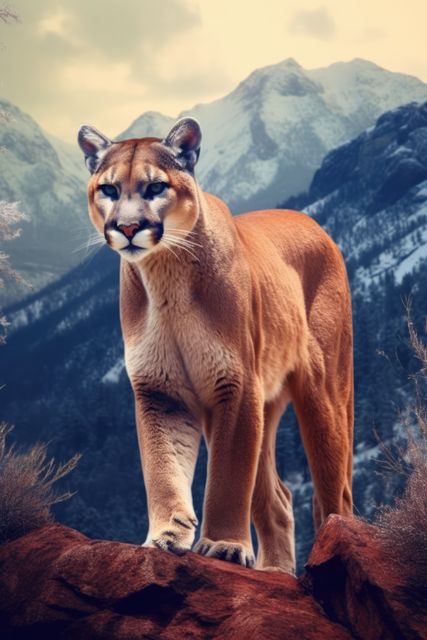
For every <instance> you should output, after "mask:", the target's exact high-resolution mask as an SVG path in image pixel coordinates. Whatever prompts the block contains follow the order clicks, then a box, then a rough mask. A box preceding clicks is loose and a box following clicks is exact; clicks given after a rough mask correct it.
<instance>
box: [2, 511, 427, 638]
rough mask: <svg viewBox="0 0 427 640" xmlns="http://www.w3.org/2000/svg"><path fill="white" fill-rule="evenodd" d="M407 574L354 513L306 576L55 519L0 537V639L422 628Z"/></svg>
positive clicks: (395, 634) (425, 622)
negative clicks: (166, 548) (137, 541)
mask: <svg viewBox="0 0 427 640" xmlns="http://www.w3.org/2000/svg"><path fill="white" fill-rule="evenodd" d="M410 584H411V580H410V575H409V574H408V571H407V568H405V567H402V566H400V565H399V562H398V559H396V560H395V561H393V559H392V558H390V557H389V556H387V555H386V554H385V553H384V551H383V550H382V547H381V543H380V541H379V539H378V536H377V535H376V529H375V528H374V527H372V526H371V525H368V524H366V523H364V522H362V521H359V520H357V519H344V518H340V517H338V516H331V517H330V518H329V519H328V520H327V521H326V523H325V525H324V526H323V527H322V529H321V530H320V532H319V535H318V537H317V540H316V542H315V545H314V547H313V550H312V553H311V556H310V558H309V561H308V563H307V566H306V572H305V574H304V575H303V576H302V577H301V578H299V579H296V578H293V577H292V576H289V575H285V574H281V573H266V572H260V571H254V570H251V569H245V568H242V567H240V566H236V565H232V564H229V563H226V562H222V561H219V560H211V559H208V558H203V557H201V556H198V555H196V554H194V553H187V554H186V555H185V556H182V557H177V556H173V555H171V554H169V553H166V552H163V551H160V550H155V549H144V548H141V547H139V546H136V545H131V544H123V543H119V542H108V541H103V540H90V539H88V538H86V537H85V536H84V535H82V534H81V533H79V532H77V531H74V530H72V529H68V528H67V527H64V526H61V525H58V524H54V525H49V526H47V527H43V528H42V529H38V530H35V531H33V532H32V533H29V534H27V535H25V536H23V537H21V538H19V539H17V540H14V541H13V542H9V543H6V544H3V545H2V546H1V547H0V637H1V638H3V639H5V640H9V639H10V640H12V639H13V640H18V639H19V640H21V639H31V640H34V639H36V638H43V640H50V639H52V640H53V639H55V640H60V639H67V640H68V639H69V640H72V639H78V640H86V639H87V640H89V639H90V640H101V639H108V638H117V639H119V640H121V639H122V640H125V639H126V640H141V639H142V638H144V639H147V640H148V639H151V640H155V639H162V640H163V639H164V640H169V639H170V640H181V639H186V638H191V639H203V640H206V639H210V638H221V640H227V639H232V638H233V639H240V638H244V639H245V640H249V639H250V640H258V639H263V638H266V639H267V638H268V640H275V639H277V640H279V639H286V640H293V639H294V638H295V639H298V640H302V639H304V640H311V639H313V640H314V639H327V640H341V639H343V640H344V639H349V638H362V639H363V640H371V639H372V640H374V639H375V640H377V639H379V638H381V639H389V638H390V639H396V640H397V639H399V640H401V639H402V638H411V639H414V638H423V637H424V638H425V637H427V636H426V635H425V634H426V630H427V611H426V608H425V603H424V605H422V603H421V604H420V601H419V599H418V600H417V598H416V594H413V593H411V589H410ZM423 634H424V635H423Z"/></svg>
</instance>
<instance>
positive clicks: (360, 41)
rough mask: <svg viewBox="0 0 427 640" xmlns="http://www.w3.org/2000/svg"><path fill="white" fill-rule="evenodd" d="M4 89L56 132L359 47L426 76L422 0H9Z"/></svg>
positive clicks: (172, 103) (217, 91)
mask: <svg viewBox="0 0 427 640" xmlns="http://www.w3.org/2000/svg"><path fill="white" fill-rule="evenodd" d="M9 5H11V6H13V7H14V8H15V9H16V10H17V11H18V13H19V15H20V18H21V22H20V23H16V24H10V25H2V26H1V27H0V41H1V42H2V43H3V46H2V48H1V50H0V65H1V79H0V96H2V97H4V98H7V99H9V100H11V101H12V102H14V103H15V104H17V105H18V106H19V107H20V108H21V109H23V110H24V111H27V112H28V113H29V114H30V115H31V116H33V117H34V118H35V119H36V120H37V122H38V123H39V124H41V125H42V126H43V127H44V128H45V129H46V130H47V131H49V132H50V133H53V134H54V135H56V136H58V137H59V138H62V139H64V140H67V141H69V142H74V141H75V135H76V129H77V128H78V126H79V125H80V124H81V123H82V122H87V123H90V124H94V125H95V126H97V127H98V128H99V129H101V130H103V131H104V132H105V133H106V134H108V135H110V136H114V135H116V134H117V133H119V132H120V131H122V130H123V129H125V128H127V126H128V125H129V124H130V123H131V122H132V121H133V120H134V119H135V118H137V117H138V116H139V115H140V114H141V113H143V112H144V111H147V110H155V111H160V112H162V113H164V114H166V115H171V116H176V115H178V113H179V112H180V111H181V110H183V109H188V108H190V107H192V106H193V105H194V104H196V103H197V102H208V101H210V100H212V99H215V98H217V97H221V96H222V95H224V94H226V93H228V92H229V91H231V90H232V89H233V88H234V87H235V86H236V84H238V82H240V81H241V80H243V79H244V78H245V77H246V76H247V75H248V74H249V73H250V72H251V71H253V70H254V69H256V68H258V67H261V66H264V65H268V64H273V63H275V62H279V61H280V60H283V59H284V58H288V57H293V58H295V59H296V60H297V61H298V62H299V63H300V64H301V65H302V66H303V67H306V68H315V67H321V66H326V65H328V64H331V63H333V62H336V61H338V60H351V59H352V58H355V57H359V58H365V59H367V60H371V61H372V62H375V63H376V64H378V65H380V66H382V67H385V68H386V69H390V70H392V71H401V72H403V73H409V74H413V75H416V76H418V77H419V78H421V79H422V80H424V81H426V82H427V45H426V28H427V27H426V25H427V2H425V0H406V1H405V2H404V1H403V0H394V1H393V2H390V0H388V1H386V0H357V2H356V1H349V0H324V1H323V2H322V1H320V2H317V1H311V0H287V1H285V2H284V1H283V0H262V1H261V2H259V1H258V2H250V1H249V0H246V1H242V0H238V1H235V2H233V1H232V0H228V1H227V0H199V1H197V0H158V2H156V3H155V2H153V1H152V0H120V1H117V0H114V1H111V0H110V1H108V0H63V1H61V0H43V1H41V0H40V1H36V0H13V1H12V0H11V2H10V3H9Z"/></svg>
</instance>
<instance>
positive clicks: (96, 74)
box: [0, 0, 200, 128]
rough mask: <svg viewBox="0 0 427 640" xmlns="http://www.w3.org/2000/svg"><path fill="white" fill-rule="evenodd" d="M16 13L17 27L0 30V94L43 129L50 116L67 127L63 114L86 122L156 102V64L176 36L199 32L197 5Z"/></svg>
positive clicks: (171, 1)
mask: <svg viewBox="0 0 427 640" xmlns="http://www.w3.org/2000/svg"><path fill="white" fill-rule="evenodd" d="M13 5H14V8H16V10H17V12H18V13H19V16H20V19H21V21H20V23H19V24H11V25H7V26H4V27H2V28H1V30H0V42H2V43H3V49H2V51H0V63H1V65H2V78H1V84H0V94H3V95H4V96H5V97H7V98H8V99H10V100H11V101H12V102H15V103H16V104H17V105H18V106H20V107H21V108H23V109H24V110H27V111H29V112H30V114H31V115H32V116H33V117H35V119H36V120H38V121H39V122H40V121H41V122H42V124H44V126H46V124H45V123H46V122H49V116H50V115H51V117H52V119H53V120H56V121H58V112H61V118H62V120H63V121H64V122H65V121H67V118H66V117H65V115H66V114H65V113H64V111H65V112H67V111H69V112H70V113H71V112H73V113H74V114H75V112H76V111H77V112H79V114H80V113H81V114H82V115H83V119H84V113H85V112H86V111H87V112H88V113H89V117H90V115H91V114H92V113H94V114H95V115H96V113H99V112H101V113H103V112H105V110H106V109H107V108H108V110H110V109H111V111H113V110H114V109H117V108H118V107H120V105H121V104H123V103H126V102H127V101H128V100H129V101H130V102H132V101H133V104H135V102H136V100H138V99H139V100H141V97H142V96H144V95H149V94H150V93H151V95H155V93H156V84H157V78H156V74H155V67H156V61H157V59H158V58H159V57H160V56H162V54H163V53H164V52H165V49H167V47H168V46H169V45H170V43H173V41H174V39H175V38H176V37H177V36H179V35H181V34H185V33H191V31H192V30H194V29H195V28H197V26H198V25H199V24H200V16H199V13H198V10H197V7H196V6H195V5H194V0H162V2H161V3H155V2H152V0H120V2H117V1H116V2H113V1H109V2H106V1H105V0H67V1H66V2H65V1H62V2H61V1H59V2H58V0H43V2H37V3H36V2H34V0H14V2H13ZM161 84H164V82H163V83H161ZM172 84H173V83H172ZM142 110H143V102H142V100H141V111H142ZM118 128H119V127H118Z"/></svg>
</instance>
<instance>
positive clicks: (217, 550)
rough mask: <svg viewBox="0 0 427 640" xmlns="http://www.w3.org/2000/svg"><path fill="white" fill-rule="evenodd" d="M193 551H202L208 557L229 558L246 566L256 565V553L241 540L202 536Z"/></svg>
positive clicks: (229, 560)
mask: <svg viewBox="0 0 427 640" xmlns="http://www.w3.org/2000/svg"><path fill="white" fill-rule="evenodd" d="M193 551H194V552H195V553H200V555H202V556H207V557H208V558H217V559H218V560H227V562H234V563H235V564H241V565H242V566H244V567H253V566H254V565H255V558H254V554H253V553H252V549H250V548H249V547H247V546H245V545H244V544H242V543H241V542H234V541H233V540H210V539H209V538H200V540H199V541H198V542H197V543H196V544H195V545H194V548H193Z"/></svg>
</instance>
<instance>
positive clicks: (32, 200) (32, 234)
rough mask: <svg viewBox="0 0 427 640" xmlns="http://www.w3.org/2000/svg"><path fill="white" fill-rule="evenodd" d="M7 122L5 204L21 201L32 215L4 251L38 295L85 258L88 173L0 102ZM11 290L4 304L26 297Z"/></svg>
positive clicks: (2, 178) (0, 136)
mask: <svg viewBox="0 0 427 640" xmlns="http://www.w3.org/2000/svg"><path fill="white" fill-rule="evenodd" d="M0 111H1V112H2V113H6V114H7V120H6V121H5V122H2V126H1V127H0V148H1V151H2V152H1V153H0V200H4V201H7V202H15V201H19V203H20V209H21V211H22V212H23V213H25V214H27V215H28V216H29V222H26V223H23V224H22V234H21V236H20V238H19V239H18V240H16V241H13V242H10V243H8V244H5V245H4V246H3V247H2V249H3V250H4V251H6V252H7V253H10V254H11V264H12V265H13V267H14V268H15V269H16V270H18V271H20V272H21V273H22V275H23V276H24V278H25V279H26V280H27V281H29V283H30V284H32V285H33V287H34V288H35V289H36V290H37V289H40V288H41V287H43V286H45V285H46V284H47V283H49V282H51V281H53V280H55V279H56V278H58V277H59V276H60V275H62V274H63V273H64V272H65V271H67V270H68V269H70V268H71V267H73V266H75V265H76V264H77V263H78V262H80V261H81V260H82V258H83V257H84V252H82V251H76V249H78V247H79V245H81V244H82V243H83V242H84V241H85V240H87V238H88V235H89V232H90V231H89V230H90V225H89V221H88V216H87V204H86V196H85V184H86V181H87V171H86V169H85V167H84V163H83V162H81V161H80V162H77V158H76V153H75V150H74V149H73V147H72V145H67V144H66V143H64V142H61V141H59V140H56V139H55V138H53V137H52V136H49V135H48V134H46V133H45V132H44V131H43V130H42V129H41V128H40V127H39V126H38V125H37V123H36V122H35V121H34V120H33V119H32V118H31V117H30V116H29V115H27V114H25V113H23V112H22V111H21V110H20V109H18V107H16V106H14V105H13V104H11V103H9V102H6V101H5V100H1V101H0ZM26 292H27V291H26V290H21V291H20V290H17V289H15V288H12V287H11V286H10V287H9V288H8V289H6V291H4V290H2V299H6V300H9V301H11V300H13V299H16V298H17V297H19V296H20V295H22V294H23V293H26Z"/></svg>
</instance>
